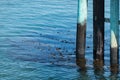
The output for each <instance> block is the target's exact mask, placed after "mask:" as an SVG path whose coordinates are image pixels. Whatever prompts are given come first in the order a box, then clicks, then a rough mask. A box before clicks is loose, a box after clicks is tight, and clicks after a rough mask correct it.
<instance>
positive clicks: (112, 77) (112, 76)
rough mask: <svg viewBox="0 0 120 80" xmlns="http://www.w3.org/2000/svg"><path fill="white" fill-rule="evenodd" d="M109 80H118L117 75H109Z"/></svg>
mask: <svg viewBox="0 0 120 80" xmlns="http://www.w3.org/2000/svg"><path fill="white" fill-rule="evenodd" d="M110 80H118V73H111V75H110Z"/></svg>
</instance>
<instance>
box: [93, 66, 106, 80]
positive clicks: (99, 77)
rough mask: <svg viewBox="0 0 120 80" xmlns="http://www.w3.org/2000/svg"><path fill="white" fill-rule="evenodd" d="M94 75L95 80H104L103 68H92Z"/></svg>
mask: <svg viewBox="0 0 120 80" xmlns="http://www.w3.org/2000/svg"><path fill="white" fill-rule="evenodd" d="M94 75H95V79H96V80H106V78H105V76H104V68H102V67H101V68H94Z"/></svg>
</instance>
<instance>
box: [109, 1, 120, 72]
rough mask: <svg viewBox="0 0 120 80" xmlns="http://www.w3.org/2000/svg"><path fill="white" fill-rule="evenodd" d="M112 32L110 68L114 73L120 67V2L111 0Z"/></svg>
mask: <svg viewBox="0 0 120 80" xmlns="http://www.w3.org/2000/svg"><path fill="white" fill-rule="evenodd" d="M110 32H111V45H110V66H111V71H112V72H117V71H118V67H119V66H118V65H119V0H110Z"/></svg>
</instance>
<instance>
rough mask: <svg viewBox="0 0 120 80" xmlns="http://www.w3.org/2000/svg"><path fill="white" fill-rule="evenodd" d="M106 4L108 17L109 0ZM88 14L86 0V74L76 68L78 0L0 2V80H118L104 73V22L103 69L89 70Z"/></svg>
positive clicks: (106, 71)
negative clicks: (98, 70)
mask: <svg viewBox="0 0 120 80" xmlns="http://www.w3.org/2000/svg"><path fill="white" fill-rule="evenodd" d="M105 4H106V9H105V12H106V13H105V17H109V0H106V3H105ZM92 11H93V10H92V1H91V0H89V2H88V21H87V36H86V37H87V44H86V59H87V71H86V72H82V71H80V70H79V69H78V67H77V66H76V64H75V43H76V36H75V35H76V20H77V15H76V14H77V0H0V80H67V79H68V80H109V79H111V80H115V79H120V74H117V75H112V74H111V73H110V70H109V44H110V43H109V41H110V40H109V39H110V31H109V29H110V28H109V25H110V24H109V23H106V24H105V26H106V27H105V31H106V33H105V66H104V70H103V71H102V72H101V71H100V72H96V71H95V70H94V68H93V66H92V62H93V59H92V56H93V55H92V49H93V45H92V41H93V40H92V37H93V32H92V31H93V30H92V27H93V25H92V14H93V13H92ZM88 46H89V47H88Z"/></svg>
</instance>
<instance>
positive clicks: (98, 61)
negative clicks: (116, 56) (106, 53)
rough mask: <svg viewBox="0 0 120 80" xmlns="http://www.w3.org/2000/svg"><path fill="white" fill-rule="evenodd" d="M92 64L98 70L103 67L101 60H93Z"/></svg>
mask: <svg viewBox="0 0 120 80" xmlns="http://www.w3.org/2000/svg"><path fill="white" fill-rule="evenodd" d="M93 64H94V67H95V68H96V69H97V68H99V69H100V68H102V67H103V66H104V63H103V60H99V59H96V60H94V62H93Z"/></svg>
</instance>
